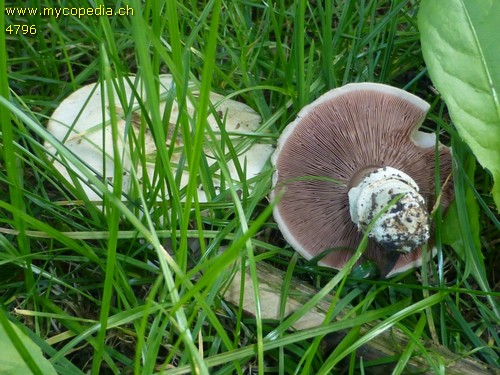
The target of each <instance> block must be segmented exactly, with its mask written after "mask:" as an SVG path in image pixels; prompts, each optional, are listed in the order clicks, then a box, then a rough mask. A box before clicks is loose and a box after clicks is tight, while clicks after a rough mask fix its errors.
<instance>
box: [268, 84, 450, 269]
mask: <svg viewBox="0 0 500 375" xmlns="http://www.w3.org/2000/svg"><path fill="white" fill-rule="evenodd" d="M428 110H429V105H428V104H427V103H426V102H425V101H423V100H421V99H420V98H418V97H416V96H414V95H412V94H410V93H408V92H406V91H403V90H400V89H397V88H394V87H391V86H387V85H382V84H375V83H355V84H348V85H346V86H343V87H340V88H337V89H333V90H331V91H329V92H327V93H326V94H324V95H323V96H321V97H320V98H318V99H317V100H316V101H314V102H313V103H311V104H309V105H307V106H306V107H304V108H303V109H302V110H301V111H300V113H299V114H298V116H297V119H296V120H295V121H294V122H292V123H291V124H289V125H288V126H287V127H286V128H285V130H284V131H283V133H282V135H281V137H280V138H279V140H278V147H277V150H276V151H275V153H274V155H273V157H272V162H273V165H274V167H275V172H274V176H273V191H272V194H271V196H272V197H275V196H278V195H280V193H283V195H282V196H281V200H280V201H279V202H278V204H277V205H276V207H275V209H274V217H275V220H276V222H277V224H278V226H279V228H280V230H281V232H282V234H283V236H284V238H285V239H286V240H287V242H288V243H289V244H290V245H291V246H292V247H293V248H294V249H295V250H297V251H298V252H299V253H300V254H302V255H303V256H304V257H305V258H306V259H311V258H313V257H315V256H317V255H319V254H321V253H323V252H326V255H325V256H324V257H323V258H322V259H321V260H320V264H322V265H325V266H329V267H332V268H335V269H341V268H342V267H343V266H344V265H345V263H346V262H347V261H348V260H349V259H350V258H351V256H352V255H353V252H354V250H355V249H356V248H357V246H358V245H359V243H360V241H361V238H362V236H363V234H364V232H365V230H367V228H368V226H369V224H370V223H371V222H372V220H373V219H374V218H375V217H376V216H377V214H378V213H380V211H381V210H382V209H384V207H386V206H387V205H388V204H389V203H390V202H391V201H392V200H393V199H395V198H397V197H399V198H400V199H399V200H398V201H397V202H396V203H395V204H394V205H393V206H390V207H389V208H388V209H387V210H386V211H385V213H384V214H382V216H380V217H379V218H378V220H376V221H375V222H374V225H373V228H372V229H371V231H370V232H369V233H368V236H369V239H370V240H369V244H368V246H367V248H366V250H365V252H364V253H363V257H362V259H361V260H360V262H363V261H364V260H371V261H373V262H374V263H375V264H376V265H377V267H378V269H379V271H380V273H381V275H382V276H384V277H388V276H393V275H395V274H397V273H400V272H403V271H405V270H407V269H409V268H413V267H417V266H420V265H421V263H422V247H423V246H424V245H425V244H426V243H427V242H428V240H429V238H430V237H431V232H432V226H431V223H430V220H429V213H430V211H431V210H432V207H433V205H434V204H435V203H436V198H435V166H436V160H435V156H436V137H435V135H434V134H433V133H424V132H421V131H419V130H418V128H419V126H420V124H421V123H422V122H423V120H424V118H425V115H426V113H427V111H428ZM438 155H439V160H438V165H439V176H440V179H441V180H440V184H441V186H443V185H444V182H445V180H446V178H447V177H448V176H449V175H450V173H451V153H450V149H449V148H447V147H445V146H443V145H441V144H439V146H438ZM451 198H452V189H451V184H446V185H445V186H444V187H443V194H442V196H441V199H440V203H441V204H442V207H443V208H446V206H447V205H448V203H449V201H450V199H451ZM429 244H430V245H429V252H431V253H432V252H433V245H432V238H431V240H429ZM328 250H331V251H330V252H328Z"/></svg>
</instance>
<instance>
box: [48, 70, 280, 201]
mask: <svg viewBox="0 0 500 375" xmlns="http://www.w3.org/2000/svg"><path fill="white" fill-rule="evenodd" d="M129 81H130V82H133V83H134V86H135V87H132V86H131V85H130V84H129V83H128V82H129ZM129 81H126V80H124V88H123V92H122V95H123V96H124V97H125V100H126V101H127V103H130V106H131V108H137V110H136V111H135V112H133V113H132V114H133V115H135V116H136V117H138V118H139V119H140V110H139V105H138V101H137V99H136V98H135V97H134V94H133V93H134V91H138V92H139V95H140V96H141V97H142V98H143V99H146V98H145V93H144V91H143V88H142V86H143V85H142V83H141V82H140V80H137V79H136V78H135V77H129ZM159 81H160V92H159V94H160V95H164V94H165V93H166V92H167V91H168V90H169V89H170V88H171V87H172V84H173V82H172V76H171V75H169V74H165V75H161V76H160V77H159ZM113 94H114V99H115V104H116V108H115V110H116V114H117V117H118V119H119V120H118V128H119V139H118V140H117V144H118V147H119V149H120V150H121V151H122V152H121V164H122V166H123V169H124V176H123V184H122V185H123V186H122V188H123V192H124V193H127V192H128V191H129V189H130V188H131V186H130V182H131V181H130V176H131V173H130V172H131V168H135V171H136V173H137V175H138V177H139V179H140V178H141V177H142V176H143V174H144V173H145V172H146V173H147V174H148V175H149V177H150V178H153V173H154V167H155V166H154V164H153V163H147V165H146V170H145V171H143V170H142V168H136V167H135V166H134V165H133V162H132V159H131V156H130V155H129V152H128V147H127V143H128V141H127V140H126V126H127V122H126V119H125V114H124V113H123V110H122V109H121V108H120V104H119V103H120V100H119V97H118V94H117V93H116V92H114V93H113ZM210 101H211V103H212V104H213V105H214V106H215V107H216V110H217V113H218V114H220V116H223V120H221V121H222V122H224V124H225V130H226V132H228V133H229V134H230V138H231V140H232V141H233V145H237V144H238V143H239V142H240V141H241V140H242V139H243V138H244V136H245V134H248V133H252V132H255V131H256V130H257V129H258V127H259V125H260V116H259V115H258V114H257V113H256V112H255V111H254V110H253V109H252V108H250V107H249V106H247V105H245V104H243V103H240V102H237V101H235V100H228V99H225V98H224V97H223V96H221V95H218V94H215V93H211V94H210ZM103 106H104V110H103ZM164 108H165V102H164V101H162V102H161V103H160V113H163V111H164ZM109 110H110V109H109V101H108V95H107V94H106V95H104V98H103V97H102V92H101V86H100V84H99V83H94V84H89V85H87V86H84V87H82V88H80V89H78V90H77V91H75V92H74V93H73V94H71V95H70V96H69V97H68V98H66V99H65V100H64V101H63V102H62V103H61V104H60V105H59V107H58V108H57V109H56V110H55V111H54V113H53V115H52V117H51V119H50V121H49V123H48V125H47V130H48V131H49V132H50V133H51V134H53V135H54V136H55V138H56V139H58V140H59V141H60V142H62V143H64V145H65V146H66V147H67V148H68V149H69V150H71V151H72V152H73V153H74V154H75V155H76V156H78V157H79V158H81V160H82V161H84V162H85V163H86V164H87V165H88V167H89V168H90V169H91V170H93V171H94V173H95V174H97V175H98V176H100V177H102V176H103V175H104V174H105V175H106V178H107V181H108V182H109V183H111V184H112V183H113V181H112V178H113V175H114V165H115V164H114V160H113V138H112V134H111V125H110V121H109V119H110V113H109ZM187 111H188V113H189V114H190V115H193V113H194V108H193V106H192V104H191V103H190V102H189V101H187ZM103 113H104V115H105V118H104V120H103ZM178 113H179V108H178V105H177V103H176V102H174V103H173V107H172V109H171V117H170V119H169V120H170V123H171V124H175V122H176V121H177V116H178ZM132 117H134V116H132ZM207 122H208V125H209V126H210V127H211V128H212V130H213V131H214V132H216V133H217V132H219V131H220V129H219V126H218V121H217V119H216V118H214V116H213V115H211V114H210V115H209V116H208V118H207ZM131 124H132V126H133V127H136V128H137V129H133V130H135V131H137V130H138V128H139V127H140V126H141V124H140V120H139V123H137V124H136V123H134V119H133V118H132V121H131ZM169 136H170V137H171V134H169ZM171 141H172V139H169V140H167V144H168V143H169V142H171ZM174 141H175V142H176V143H177V145H176V146H179V151H177V152H174V154H173V156H172V159H171V161H172V163H173V167H175V164H176V163H177V161H178V159H179V157H180V154H181V150H182V147H181V146H182V142H181V141H182V138H181V137H180V136H179V137H177V139H176V140H174ZM45 146H46V148H47V152H48V153H50V154H54V153H55V149H54V148H53V147H52V146H51V145H50V144H49V143H48V142H46V143H45ZM273 151H274V148H273V147H272V145H271V144H268V143H259V142H256V143H254V144H252V145H250V146H249V147H247V148H246V149H244V150H243V152H241V153H240V154H239V155H238V161H239V163H240V164H241V165H242V166H245V167H246V169H245V176H244V177H245V179H247V180H248V179H250V178H252V177H255V176H256V175H258V174H259V173H260V172H261V171H262V169H263V167H264V164H265V163H266V162H267V160H268V159H269V157H270V155H271V153H272V152H273ZM144 152H145V153H146V154H147V155H148V154H154V153H155V152H156V146H155V142H154V140H153V137H152V135H151V133H150V132H149V130H146V132H145V149H144ZM205 154H206V156H207V159H208V160H209V163H210V165H213V164H215V163H217V160H216V157H214V155H213V153H212V152H211V151H210V150H208V149H206V150H205ZM54 165H55V167H56V168H57V169H58V170H59V172H60V173H61V174H62V175H63V177H64V178H65V179H66V180H67V181H69V182H70V183H73V181H72V179H71V175H75V174H76V175H77V176H79V177H80V178H81V179H82V187H83V189H84V190H85V193H86V195H87V197H88V198H89V200H91V201H96V202H100V201H101V199H102V198H101V196H100V194H98V193H97V192H96V191H95V190H94V189H93V188H92V186H90V185H89V184H88V183H86V179H85V177H84V174H83V173H81V171H79V170H76V169H75V168H74V166H73V165H71V163H65V164H63V163H60V162H59V161H58V160H54ZM66 166H68V167H69V169H71V170H68V169H67V167H66ZM228 168H229V171H230V174H231V177H232V178H233V180H234V181H236V182H238V181H239V180H240V176H239V175H238V173H237V169H236V167H235V163H234V160H229V161H228ZM188 178H189V176H188V172H187V171H185V172H184V173H183V174H182V178H181V184H180V188H182V187H184V186H185V185H186V184H187V181H188ZM214 185H215V186H216V187H218V185H220V181H219V179H218V177H217V176H214ZM158 199H160V197H159V198H158ZM161 199H165V197H161ZM198 200H199V201H200V202H205V201H206V200H207V197H206V194H205V192H204V191H203V189H202V188H201V187H200V188H199V189H198Z"/></svg>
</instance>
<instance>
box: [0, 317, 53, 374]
mask: <svg viewBox="0 0 500 375" xmlns="http://www.w3.org/2000/svg"><path fill="white" fill-rule="evenodd" d="M6 323H8V324H9V326H10V327H11V329H12V330H13V331H14V332H15V334H16V336H17V339H18V340H19V341H20V342H21V343H22V345H24V347H25V348H26V349H27V351H28V352H29V355H30V356H31V358H32V359H33V361H35V362H36V364H37V365H38V368H39V369H40V370H41V371H42V373H43V374H44V375H52V374H54V375H56V374H57V373H56V370H55V369H54V367H53V366H52V364H51V363H50V362H49V361H48V360H47V359H46V358H45V357H44V356H43V354H42V351H41V349H40V348H39V347H38V346H37V345H36V344H35V343H34V342H33V341H31V339H30V338H29V337H28V336H26V334H25V333H24V332H22V331H21V330H20V329H19V328H18V327H16V326H15V325H14V324H12V323H11V322H6ZM0 348H2V349H1V350H2V355H0V373H1V374H8V375H26V374H32V373H33V372H32V371H31V369H30V367H28V365H27V364H26V363H25V361H24V360H23V358H22V357H21V355H20V354H19V352H18V351H17V349H16V347H15V346H14V344H13V343H12V341H11V340H10V338H9V336H8V335H7V332H6V331H5V329H4V326H3V325H1V324H0Z"/></svg>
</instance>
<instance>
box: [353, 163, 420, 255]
mask: <svg viewBox="0 0 500 375" xmlns="http://www.w3.org/2000/svg"><path fill="white" fill-rule="evenodd" d="M418 191H419V187H418V185H417V184H416V182H415V181H414V180H413V179H412V178H411V177H410V176H408V175H407V174H406V173H403V172H401V171H400V170H398V169H395V168H391V167H384V168H379V169H376V170H374V171H371V172H369V173H368V174H366V175H365V176H364V177H363V178H362V179H361V182H359V183H358V184H357V185H356V186H354V187H353V188H351V189H350V190H349V209H350V214H351V219H352V221H353V222H354V224H356V225H357V226H358V228H359V229H360V230H362V231H363V232H365V231H366V229H367V228H368V225H369V224H370V223H371V221H372V220H373V219H374V218H375V217H376V216H377V214H378V213H379V212H380V211H381V210H383V209H384V207H386V206H387V205H388V204H389V203H390V202H391V200H393V199H394V198H395V197H397V196H398V195H400V194H402V197H401V199H400V200H398V201H397V202H396V203H395V204H394V205H393V206H391V207H389V209H388V210H386V211H385V212H384V213H383V214H382V215H381V216H380V217H379V218H378V219H377V220H376V221H375V223H374V225H373V228H372V229H371V231H370V233H369V234H368V236H369V237H370V238H373V239H374V240H375V241H376V242H377V243H378V244H379V245H381V246H382V247H383V248H384V249H386V250H388V251H399V252H403V253H408V252H410V251H412V250H414V249H415V248H417V247H418V246H421V245H423V244H424V243H425V242H427V240H428V239H429V215H428V212H427V208H426V204H425V200H424V198H423V197H422V196H421V195H420V194H419V192H418Z"/></svg>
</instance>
